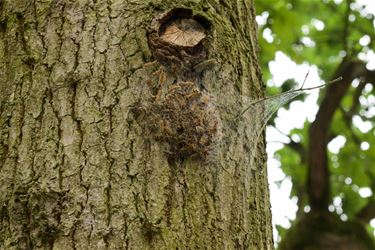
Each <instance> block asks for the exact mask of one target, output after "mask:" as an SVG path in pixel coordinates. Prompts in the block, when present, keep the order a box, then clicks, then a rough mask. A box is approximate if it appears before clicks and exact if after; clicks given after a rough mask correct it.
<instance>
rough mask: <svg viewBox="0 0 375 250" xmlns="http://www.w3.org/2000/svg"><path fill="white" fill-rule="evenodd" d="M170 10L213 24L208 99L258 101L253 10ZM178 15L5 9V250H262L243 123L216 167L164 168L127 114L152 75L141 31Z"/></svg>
mask: <svg viewBox="0 0 375 250" xmlns="http://www.w3.org/2000/svg"><path fill="white" fill-rule="evenodd" d="M177 5H178V6H179V7H185V8H191V9H192V10H193V12H194V13H197V14H200V15H204V16H205V17H206V18H208V19H209V20H210V21H211V22H212V24H213V26H214V30H215V31H214V33H213V34H212V36H213V38H214V39H213V42H212V44H211V47H210V50H209V55H210V57H212V58H214V59H215V60H217V62H218V65H219V67H218V69H217V70H210V71H207V72H206V73H205V74H204V75H203V78H202V81H204V82H205V84H206V86H207V88H208V90H209V91H210V93H212V94H213V95H215V99H216V100H217V102H218V103H217V104H218V105H220V106H225V103H226V100H236V98H237V97H238V96H239V95H249V96H253V97H257V96H259V95H261V94H262V88H263V87H262V85H261V77H260V71H259V67H258V64H257V55H256V53H257V41H256V28H255V16H254V6H253V2H252V1H247V0H241V1H229V0H227V1H222V2H220V3H218V2H216V1H208V0H207V1H180V2H178V4H177ZM175 7H176V1H143V0H142V1H140V0H137V1H122V0H121V1H120V0H118V1H116V0H114V1H92V0H80V1H69V0H61V1H39V0H36V1H26V0H24V1H2V2H1V5H0V48H1V49H0V53H1V54H0V67H1V70H0V89H1V92H0V113H1V114H0V115H1V116H0V127H1V133H0V170H1V171H0V183H1V185H0V191H1V192H0V204H1V207H0V248H1V249H90V248H91V249H175V248H179V249H203V248H206V247H207V244H208V243H209V244H210V245H209V246H208V247H210V248H212V249H271V248H272V231H271V217H270V209H269V206H270V205H269V197H268V196H269V194H268V187H267V179H266V175H267V173H266V169H265V164H264V162H265V154H264V145H263V144H260V145H259V147H258V146H255V145H254V146H253V145H249V143H248V142H249V141H251V136H253V135H252V134H251V133H249V131H247V124H248V122H249V120H250V117H249V116H244V117H243V119H242V120H241V121H239V122H238V124H237V126H236V127H235V128H233V127H229V126H226V128H227V130H226V131H225V133H226V136H227V138H229V139H228V140H227V141H226V143H225V144H223V145H222V148H220V150H219V153H218V155H217V159H216V161H215V163H212V164H205V163H203V162H201V161H199V160H194V159H187V160H186V161H184V162H178V161H174V162H171V161H168V157H166V156H165V152H164V147H163V145H161V144H159V143H157V142H155V141H154V140H152V139H149V138H147V137H145V136H144V134H143V130H142V128H141V126H140V125H139V124H138V123H137V122H136V120H135V118H134V115H133V112H132V108H133V107H134V105H135V104H136V103H138V102H139V101H142V98H144V96H146V95H147V93H148V89H147V84H146V81H147V78H148V76H149V74H150V73H151V72H150V69H148V68H147V67H144V64H145V63H146V62H148V61H151V60H152V59H153V58H152V54H151V53H150V49H149V47H148V45H147V36H146V31H147V28H148V27H149V24H150V22H151V20H152V18H153V17H154V16H155V15H157V14H159V13H161V12H162V11H165V10H167V9H171V8H175ZM237 104H238V105H239V107H238V109H240V105H241V103H240V102H238V103H237ZM233 112H234V111H233ZM220 116H221V119H222V120H223V123H224V124H223V126H225V124H228V123H229V120H230V119H231V118H232V117H233V116H231V115H230V114H228V113H225V112H221V113H220ZM250 151H252V152H255V153H252V154H249V152H250ZM249 155H255V156H256V158H253V157H249Z"/></svg>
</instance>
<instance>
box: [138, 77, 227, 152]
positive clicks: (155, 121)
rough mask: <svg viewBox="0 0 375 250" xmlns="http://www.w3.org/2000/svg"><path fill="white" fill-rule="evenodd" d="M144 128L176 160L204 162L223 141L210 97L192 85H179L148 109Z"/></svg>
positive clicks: (170, 89)
mask: <svg viewBox="0 0 375 250" xmlns="http://www.w3.org/2000/svg"><path fill="white" fill-rule="evenodd" d="M144 117H145V124H146V128H147V130H148V132H149V133H150V135H152V137H153V138H154V139H155V140H157V141H160V142H165V143H167V144H168V145H169V153H171V154H172V155H173V156H174V157H176V158H185V157H188V156H198V157H199V158H202V159H205V158H206V157H207V156H208V155H209V153H210V152H211V151H212V150H213V146H214V145H215V142H217V141H218V140H219V138H220V132H219V130H220V129H219V118H218V115H217V114H216V109H215V107H214V106H213V105H212V103H211V97H210V96H209V95H207V94H205V93H203V92H202V91H200V90H199V89H198V88H197V87H196V85H195V84H194V83H193V82H179V83H176V84H173V85H171V86H169V87H168V89H167V90H166V91H165V94H164V95H161V96H160V97H159V98H158V100H154V101H153V102H151V103H150V104H149V106H148V107H146V108H145V116H144Z"/></svg>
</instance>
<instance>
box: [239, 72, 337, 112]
mask: <svg viewBox="0 0 375 250" xmlns="http://www.w3.org/2000/svg"><path fill="white" fill-rule="evenodd" d="M306 77H307V75H306ZM342 79H343V78H342V77H341V76H340V77H338V78H336V79H334V80H332V81H329V82H327V83H324V84H321V85H318V86H315V87H310V88H303V85H304V84H302V86H301V87H300V88H298V89H292V90H289V91H286V92H283V93H280V94H277V95H273V96H268V97H265V98H262V99H259V100H256V101H254V102H252V103H250V104H249V106H247V107H246V108H245V109H244V110H243V111H242V112H241V113H240V114H239V115H237V116H236V119H238V118H240V117H241V116H242V115H243V114H245V113H246V111H248V110H249V109H250V108H251V107H252V106H253V105H255V104H257V103H260V102H263V101H266V100H270V99H275V98H278V97H280V96H283V95H286V94H291V93H296V92H300V91H309V90H314V89H319V88H322V87H325V86H326V85H328V84H331V83H335V82H338V81H341V80H342Z"/></svg>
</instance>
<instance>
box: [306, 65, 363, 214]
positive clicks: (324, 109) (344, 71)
mask: <svg viewBox="0 0 375 250" xmlns="http://www.w3.org/2000/svg"><path fill="white" fill-rule="evenodd" d="M366 71H367V69H366V66H365V63H363V62H360V61H346V60H344V61H343V62H342V63H341V65H340V66H339V68H338V70H337V71H336V73H335V75H334V78H337V77H338V76H343V79H344V80H343V81H341V82H338V83H333V84H330V85H328V86H327V88H326V94H325V96H324V98H323V100H322V103H321V105H320V108H319V110H318V113H317V115H316V118H315V121H314V122H313V123H312V124H311V126H310V128H309V138H310V141H309V146H308V149H309V150H308V168H309V169H308V183H307V193H308V195H309V199H310V205H311V207H312V209H313V210H326V209H327V207H328V199H329V170H328V160H327V143H328V136H329V127H330V124H331V121H332V118H333V115H334V113H335V111H336V110H337V109H338V107H339V105H340V102H341V100H342V98H343V97H344V95H345V94H346V92H347V90H348V88H349V87H350V84H351V82H352V80H353V79H354V78H357V77H359V76H361V75H363V74H364V73H365V72H366Z"/></svg>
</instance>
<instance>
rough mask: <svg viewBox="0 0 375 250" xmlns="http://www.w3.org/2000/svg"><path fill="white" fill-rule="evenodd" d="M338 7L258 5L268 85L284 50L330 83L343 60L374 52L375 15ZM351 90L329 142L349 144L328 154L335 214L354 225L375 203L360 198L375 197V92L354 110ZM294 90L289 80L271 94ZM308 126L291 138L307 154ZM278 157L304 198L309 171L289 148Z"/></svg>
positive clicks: (263, 1) (267, 0)
mask: <svg viewBox="0 0 375 250" xmlns="http://www.w3.org/2000/svg"><path fill="white" fill-rule="evenodd" d="M338 2H339V1H333V0H311V1H307V0H306V1H302V0H257V1H256V6H257V15H258V18H259V20H262V21H264V20H266V22H265V23H262V21H261V23H260V27H259V32H260V36H259V40H260V41H259V42H260V47H261V53H260V55H261V62H262V69H263V71H264V78H265V80H269V79H271V78H272V76H271V73H270V71H269V69H268V63H269V62H270V61H272V60H273V59H274V57H275V53H276V52H277V51H282V52H283V53H284V54H286V55H287V56H289V57H290V58H291V59H292V60H293V61H295V62H296V63H297V64H301V63H305V62H306V63H308V64H310V65H316V66H317V67H318V68H319V72H320V74H321V76H320V77H321V78H322V79H324V80H327V81H328V80H330V79H331V78H332V77H333V76H334V73H335V71H336V69H337V68H338V66H339V64H340V63H341V62H342V60H343V59H344V58H345V59H350V60H358V59H360V58H362V57H361V56H359V55H360V53H364V52H367V51H369V50H374V49H375V32H374V24H375V21H374V16H373V15H370V14H366V13H365V12H363V11H362V10H360V9H357V8H355V6H356V5H355V4H353V2H355V1H354V0H353V1H352V0H346V1H345V0H343V1H341V2H340V3H338ZM350 6H351V7H350ZM261 17H262V18H261ZM364 36H367V37H368V38H369V41H368V43H366V42H363V41H362V42H361V43H360V40H361V38H363V37H364ZM365 40H366V39H365ZM352 85H353V86H352V87H351V88H350V89H349V91H348V92H347V94H346V96H345V97H344V98H343V100H342V102H341V104H340V108H339V109H338V110H337V111H336V113H335V115H334V117H333V120H332V122H331V124H330V135H331V136H330V138H332V139H333V138H335V137H336V136H338V135H342V136H344V137H345V139H346V141H345V144H344V145H343V146H342V147H341V148H340V150H339V152H337V153H336V152H329V155H328V158H329V168H330V173H331V176H330V180H331V182H330V184H331V196H332V203H333V197H340V199H341V205H340V206H341V208H342V211H341V210H340V209H336V210H335V211H336V213H337V214H338V215H342V214H345V215H346V216H347V218H348V219H349V220H355V218H356V214H357V213H358V212H359V211H360V210H361V209H362V208H363V207H364V206H366V204H367V203H368V202H369V201H370V200H373V199H375V198H373V196H374V195H372V196H370V197H362V196H361V195H360V190H361V189H362V188H370V189H371V191H372V193H375V167H374V162H375V146H374V145H375V136H374V135H375V129H374V125H375V124H374V123H375V119H374V114H373V113H374V111H372V114H371V113H369V112H368V111H369V110H370V109H372V110H373V109H374V103H375V101H374V100H375V97H374V96H375V88H374V87H373V88H372V89H371V88H367V90H366V88H365V90H364V91H362V93H361V102H360V103H359V104H358V106H357V107H355V108H352V107H353V104H355V102H357V100H356V99H355V93H356V88H358V84H352ZM373 85H374V83H373ZM292 87H293V84H292V82H291V81H289V80H288V81H287V82H285V83H284V84H283V85H282V86H281V88H279V90H277V88H276V87H271V88H269V90H268V94H275V93H277V92H282V91H286V90H288V89H291V88H292ZM323 95H325V91H324V90H322V91H321V92H320V97H319V99H321V98H322V96H323ZM300 98H302V99H303V98H304V97H303V96H302V97H300ZM287 108H288V107H287ZM348 115H349V116H348ZM360 120H362V122H361V123H363V124H364V123H366V126H365V127H368V128H367V129H366V130H365V129H364V128H363V127H364V126H363V125H361V126H359V125H358V123H360V122H359V121H360ZM353 121H357V122H353ZM309 125H310V124H309V123H308V122H306V123H305V125H304V127H303V128H302V129H294V130H292V131H291V132H290V134H289V136H292V135H293V134H294V135H298V136H299V138H300V139H301V141H300V143H299V144H300V145H301V146H302V148H303V149H304V150H308V149H307V141H308V140H309V139H308V133H307V131H308V128H309ZM277 156H278V157H279V159H280V161H281V163H282V169H283V171H284V172H285V174H286V175H288V176H290V177H291V179H292V182H293V190H292V194H291V195H292V196H293V195H298V194H299V195H301V190H303V189H304V187H305V186H306V176H307V166H306V163H305V162H304V159H303V157H302V156H301V155H300V154H299V153H298V152H297V151H296V150H295V149H293V147H290V146H287V145H286V146H285V147H284V148H282V149H280V150H279V151H278V152H277ZM302 195H303V194H302ZM299 198H301V197H299ZM300 204H303V203H300ZM369 228H371V227H369ZM278 230H279V232H280V233H281V235H283V234H284V230H283V229H281V227H278ZM371 230H374V229H373V228H372V229H371Z"/></svg>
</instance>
